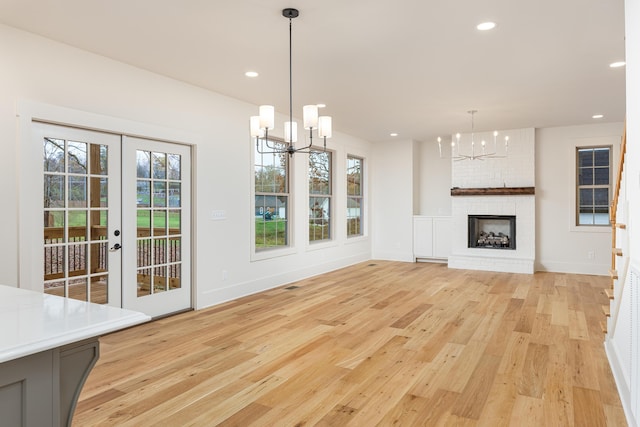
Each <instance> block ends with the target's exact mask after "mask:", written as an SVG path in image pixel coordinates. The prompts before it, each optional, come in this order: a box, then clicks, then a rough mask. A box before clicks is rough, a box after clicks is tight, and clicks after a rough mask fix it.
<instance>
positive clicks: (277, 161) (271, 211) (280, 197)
mask: <svg viewBox="0 0 640 427" xmlns="http://www.w3.org/2000/svg"><path fill="white" fill-rule="evenodd" d="M258 144H259V146H260V151H269V148H267V146H266V141H265V140H263V139H261V140H259V141H258ZM269 145H280V146H284V143H283V142H282V141H274V140H271V139H269ZM254 185H255V247H256V250H257V251H259V250H265V249H273V248H282V247H286V246H288V245H289V227H288V222H287V218H288V216H289V211H288V209H289V158H288V155H287V154H286V153H281V154H261V153H260V152H259V151H258V149H257V147H256V152H255V164H254Z"/></svg>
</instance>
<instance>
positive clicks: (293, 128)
mask: <svg viewBox="0 0 640 427" xmlns="http://www.w3.org/2000/svg"><path fill="white" fill-rule="evenodd" d="M299 15H300V12H299V11H298V9H292V8H287V9H283V10H282V16H284V17H285V18H288V19H289V121H288V122H285V123H284V142H285V145H284V146H282V145H281V144H273V145H272V144H271V143H270V142H269V131H270V130H272V129H273V128H274V127H275V126H274V124H275V117H274V116H275V108H274V107H273V105H261V106H260V107H259V115H258V116H251V118H250V129H251V136H252V137H255V138H256V149H257V151H258V152H259V153H260V154H282V153H288V154H289V155H290V156H293V154H294V153H310V152H311V151H312V150H311V146H312V145H313V131H314V130H315V131H316V133H317V134H318V137H320V138H322V139H323V141H324V150H325V151H326V149H327V138H331V117H330V116H318V106H317V105H305V106H304V107H303V108H302V117H303V126H304V129H305V130H308V131H309V145H306V146H304V147H302V148H296V147H295V143H296V142H297V141H298V123H297V122H295V121H293V106H292V105H293V85H292V83H291V82H292V74H293V73H292V65H291V64H292V59H291V58H292V55H291V27H292V20H293V18H296V17H298V16H299ZM260 139H263V140H264V141H265V145H266V147H267V150H262V149H261V148H260Z"/></svg>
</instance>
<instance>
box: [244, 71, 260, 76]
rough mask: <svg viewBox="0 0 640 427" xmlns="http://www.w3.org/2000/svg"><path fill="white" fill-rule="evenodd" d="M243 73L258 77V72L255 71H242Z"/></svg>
mask: <svg viewBox="0 0 640 427" xmlns="http://www.w3.org/2000/svg"><path fill="white" fill-rule="evenodd" d="M244 75H245V76H247V77H258V73H256V72H255V71H247V72H246V73H244Z"/></svg>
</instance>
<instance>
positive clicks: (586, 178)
mask: <svg viewBox="0 0 640 427" xmlns="http://www.w3.org/2000/svg"><path fill="white" fill-rule="evenodd" d="M576 157H577V184H578V185H577V212H576V225H609V202H610V198H609V196H610V194H611V187H610V183H611V147H578V148H577V149H576Z"/></svg>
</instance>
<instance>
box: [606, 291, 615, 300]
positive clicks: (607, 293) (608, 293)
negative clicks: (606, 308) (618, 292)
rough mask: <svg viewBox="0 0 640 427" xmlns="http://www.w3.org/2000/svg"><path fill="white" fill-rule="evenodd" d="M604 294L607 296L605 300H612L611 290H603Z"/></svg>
mask: <svg viewBox="0 0 640 427" xmlns="http://www.w3.org/2000/svg"><path fill="white" fill-rule="evenodd" d="M604 293H605V294H606V295H607V298H609V299H613V298H614V296H613V289H605V290H604Z"/></svg>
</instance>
